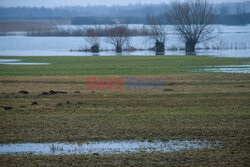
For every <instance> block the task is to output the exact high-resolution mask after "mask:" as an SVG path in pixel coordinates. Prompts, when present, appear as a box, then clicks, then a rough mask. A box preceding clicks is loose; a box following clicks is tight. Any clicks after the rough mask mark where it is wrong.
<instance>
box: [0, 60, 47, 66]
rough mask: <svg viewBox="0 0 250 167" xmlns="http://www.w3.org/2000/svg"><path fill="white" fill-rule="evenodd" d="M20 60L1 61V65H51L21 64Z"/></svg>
mask: <svg viewBox="0 0 250 167" xmlns="http://www.w3.org/2000/svg"><path fill="white" fill-rule="evenodd" d="M19 61H21V60H20V59H0V64H5V65H49V63H26V62H19Z"/></svg>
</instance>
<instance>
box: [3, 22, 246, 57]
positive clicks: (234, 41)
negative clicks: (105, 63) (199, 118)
mask: <svg viewBox="0 0 250 167" xmlns="http://www.w3.org/2000/svg"><path fill="white" fill-rule="evenodd" d="M131 26H132V27H133V28H134V27H141V26H142V25H131ZM76 27H77V28H79V27H81V28H86V26H61V28H64V29H65V28H67V29H74V28H76ZM219 28H220V29H221V33H220V35H218V36H217V37H216V39H214V40H212V41H210V42H207V43H201V44H198V45H197V48H198V50H197V53H196V54H197V55H211V56H218V57H250V25H247V26H222V25H221V26H219ZM167 29H168V35H167V41H166V44H165V45H166V52H165V53H164V54H165V55H185V54H186V53H185V51H184V50H183V48H184V43H183V41H181V40H180V39H179V37H178V36H177V34H176V33H175V32H174V31H173V27H171V26H168V27H167ZM105 41H106V38H105V37H102V38H101V50H103V51H102V52H100V53H99V54H92V53H90V52H78V51H70V50H79V49H86V48H89V47H90V46H89V44H88V43H87V42H86V40H85V37H27V36H1V37H0V55H1V56H96V55H98V56H108V55H109V56H112V55H113V56H116V55H141V56H147V55H155V52H154V51H150V50H147V49H149V48H152V47H153V46H154V43H153V41H151V40H149V38H148V37H131V40H130V42H129V46H126V47H134V48H136V49H139V50H137V51H130V52H128V51H124V52H123V53H121V54H117V53H116V52H115V51H110V50H114V47H113V46H112V45H110V44H108V43H106V42H105ZM140 49H144V50H140Z"/></svg>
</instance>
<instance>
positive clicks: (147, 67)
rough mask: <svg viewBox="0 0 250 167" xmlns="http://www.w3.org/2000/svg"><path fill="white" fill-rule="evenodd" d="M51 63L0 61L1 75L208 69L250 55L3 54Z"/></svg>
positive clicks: (159, 72)
mask: <svg viewBox="0 0 250 167" xmlns="http://www.w3.org/2000/svg"><path fill="white" fill-rule="evenodd" d="M1 59H22V62H33V63H51V64H50V65H42V66H41V65H40V66H38V65H35V66H34V65H33V66H27V65H26V66H20V65H19V66H10V65H0V75H1V76H3V75H5V76H8V75H13V76H18V75H33V76H35V75H37V76H41V75H52V76H54V75H66V76H70V75H145V74H191V73H206V72H202V71H199V70H202V69H204V68H205V66H214V65H237V64H247V63H249V62H250V58H241V59H236V58H218V57H211V56H210V57H208V56H105V57H95V56H91V57H69V56H68V57H20V56H18V57H12V56H11V57H10V56H9V57H4V56H1Z"/></svg>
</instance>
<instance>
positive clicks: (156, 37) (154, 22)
mask: <svg viewBox="0 0 250 167" xmlns="http://www.w3.org/2000/svg"><path fill="white" fill-rule="evenodd" d="M147 24H148V26H149V34H150V36H149V37H150V39H151V40H153V41H154V43H155V48H156V52H164V51H165V42H166V35H167V30H166V26H165V25H164V24H163V23H162V20H161V19H159V18H156V17H155V16H153V15H150V14H148V15H147Z"/></svg>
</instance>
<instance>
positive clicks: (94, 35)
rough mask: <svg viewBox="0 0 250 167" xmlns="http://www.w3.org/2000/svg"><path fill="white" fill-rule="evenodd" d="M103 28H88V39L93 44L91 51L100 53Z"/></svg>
mask: <svg viewBox="0 0 250 167" xmlns="http://www.w3.org/2000/svg"><path fill="white" fill-rule="evenodd" d="M100 31H101V28H100V27H99V26H96V25H95V27H94V28H88V29H87V32H86V41H87V42H88V43H89V44H90V45H91V52H93V53H98V52H99V49H100V44H101V37H100Z"/></svg>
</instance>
